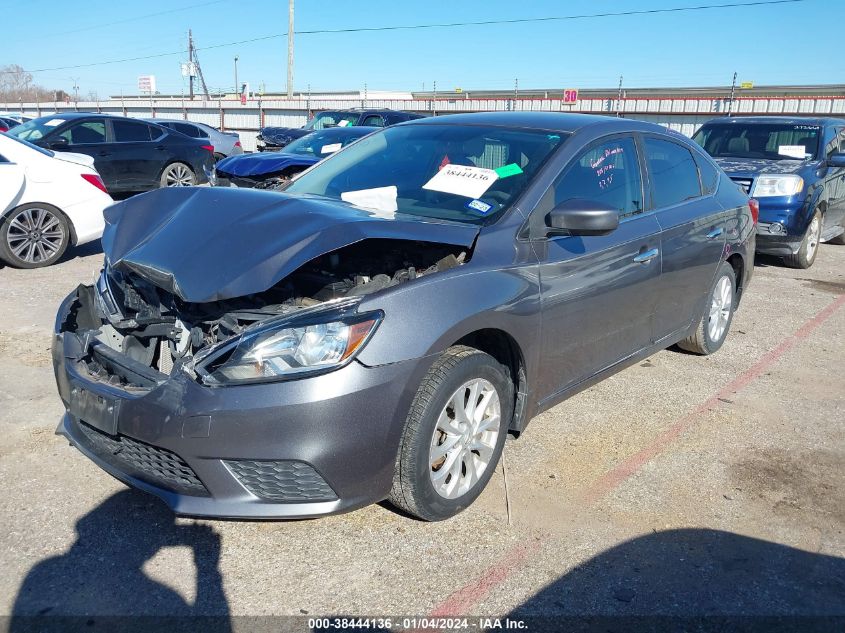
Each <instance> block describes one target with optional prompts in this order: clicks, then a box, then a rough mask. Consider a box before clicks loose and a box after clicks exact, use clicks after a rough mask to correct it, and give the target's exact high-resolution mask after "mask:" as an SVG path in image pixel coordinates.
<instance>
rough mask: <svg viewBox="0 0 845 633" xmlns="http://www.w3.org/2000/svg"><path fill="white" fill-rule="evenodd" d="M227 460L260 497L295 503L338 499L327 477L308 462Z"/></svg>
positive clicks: (228, 464) (239, 476)
mask: <svg viewBox="0 0 845 633" xmlns="http://www.w3.org/2000/svg"><path fill="white" fill-rule="evenodd" d="M223 463H224V464H226V466H227V467H228V468H229V470H230V471H232V473H233V474H234V475H235V477H237V479H238V481H240V482H241V484H242V485H243V487H244V488H246V489H247V490H249V491H250V492H251V493H252V494H254V495H255V496H256V497H258V498H260V499H267V500H269V501H281V502H291V503H293V502H315V501H334V500H335V499H337V495H336V494H335V492H334V490H332V488H331V486H329V484H328V483H326V480H325V479H323V478H322V477H321V476H320V475H319V473H318V472H317V471H316V470H314V469H313V468H312V467H311V466H309V465H308V464H306V463H304V462H295V461H259V460H240V459H239V460H230V461H224V462H223Z"/></svg>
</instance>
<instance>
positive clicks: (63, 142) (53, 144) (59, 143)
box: [49, 136, 70, 150]
mask: <svg viewBox="0 0 845 633" xmlns="http://www.w3.org/2000/svg"><path fill="white" fill-rule="evenodd" d="M49 145H50V149H60V150H61V149H65V148H67V146H68V145H70V143H68V141H67V139H66V138H65V137H64V136H59V137H58V138H54V139H53V140H51V141H50V143H49Z"/></svg>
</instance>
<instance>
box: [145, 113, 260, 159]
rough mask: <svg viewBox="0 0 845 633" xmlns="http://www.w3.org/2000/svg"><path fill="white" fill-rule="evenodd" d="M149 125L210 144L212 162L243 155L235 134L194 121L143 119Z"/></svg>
mask: <svg viewBox="0 0 845 633" xmlns="http://www.w3.org/2000/svg"><path fill="white" fill-rule="evenodd" d="M145 120H146V121H149V122H150V123H157V124H159V125H161V126H163V127H166V128H167V129H169V130H173V131H175V132H180V133H182V134H184V135H185V136H190V137H191V138H196V139H200V140H203V141H206V142H209V141H210V142H211V145H212V146H214V160H221V159H223V158H226V157H227V156H238V155H240V154H243V153H244V148H243V146H242V145H241V137H240V135H239V134H238V133H237V132H221V131H220V130H218V129H217V128H214V127H211V126H210V125H206V124H205V123H196V122H194V121H174V120H173V119H145Z"/></svg>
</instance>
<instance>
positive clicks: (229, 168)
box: [215, 125, 379, 189]
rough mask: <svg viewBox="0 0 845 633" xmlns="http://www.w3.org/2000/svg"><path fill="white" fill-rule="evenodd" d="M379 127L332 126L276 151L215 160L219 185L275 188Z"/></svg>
mask: <svg viewBox="0 0 845 633" xmlns="http://www.w3.org/2000/svg"><path fill="white" fill-rule="evenodd" d="M378 129H379V128H374V127H364V126H360V125H358V126H354V127H334V128H326V129H324V130H320V131H319V132H312V133H311V134H306V135H305V136H303V137H302V138H298V139H296V140H295V141H293V142H291V143H289V144H288V145H285V147H283V148H282V150H281V151H279V152H266V153H257V154H243V155H242V156H231V157H229V158H225V159H223V160H221V161H220V162H219V163H217V167H216V168H215V173H216V174H217V185H218V186H229V185H234V186H236V187H257V188H259V189H278V188H279V187H282V186H284V185H286V184H287V183H288V182H289V181H290V179H291V178H293V177H294V176H295V175H296V174H299V173H302V172H303V171H305V170H306V169H308V168H309V167H311V165H315V164H317V163H318V162H320V161H321V160H323V159H324V158H326V157H328V156H331V155H332V154H334V153H335V152H337V151H339V150H340V149H341V148H342V147H345V146H347V145H349V144H350V143H352V142H353V141H357V140H358V139H359V138H361V137H363V136H366V135H367V134H370V133H372V132H374V131H376V130H378Z"/></svg>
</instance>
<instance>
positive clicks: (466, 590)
mask: <svg viewBox="0 0 845 633" xmlns="http://www.w3.org/2000/svg"><path fill="white" fill-rule="evenodd" d="M843 305H845V295H840V296H839V297H837V298H836V300H834V301H833V302H832V303H830V304H828V305H827V307H825V308H824V309H823V310H821V311H820V312H819V313H818V314H816V315H815V316H814V317H812V318H811V319H809V320H808V321H806V322H805V323H804V324H803V325H802V326H801V327H800V328H798V330H796V331H795V333H794V334H792V335H791V336H789V337H787V338H786V339H784V340H783V341H781V343H780V344H779V345H778V346H777V347H775V348H774V349H773V350H771V351H769V352H767V353H766V354H764V355H763V356H762V358H760V360H758V361H757V362H756V363H755V364H754V365H753V366H752V367H751V368H750V369H748V370H747V371H745V372H743V373H742V374H740V375H739V376H737V377H736V378H734V379H733V380H732V381H731V382H729V383H728V384H727V385H725V386H724V387H722V388H721V389H720V390H719V391H717V392H716V393H715V394H713V395H712V396H710V397H709V398H708V399H707V400H705V401H704V402H703V403H702V404H701V405H699V406H698V407H696V408H695V410H693V411H692V412H691V413H689V414H687V415H685V416H684V417H683V418H681V419H680V420H679V421H677V422H675V423H674V424H672V426H670V427H669V428H668V429H666V430H665V431H664V432H663V433H661V434H660V435H658V436H657V437H656V438H655V439H654V440H653V441H652V442H651V444H649V445H648V446H646V447H645V448H643V449H642V450H641V451H639V452H638V453H636V454H634V455H632V456H631V457H629V458H628V459H626V460H625V461H623V462H622V463H621V464H619V465H618V466H616V467H615V468H613V469H612V470H610V471H609V472H607V473H606V474H605V475H603V476H602V477H600V478H599V479H598V480H597V481H596V482H595V483H594V484H593V485H591V486H590V487H589V488H587V490H586V491H585V492H584V493H583V494H581V495H580V496H581V499H582V500H584V502H585V503H587V504H588V505H589V504H592V503H594V502H595V501H597V500H598V499H600V498H601V497H603V496H604V495H606V494H607V493H609V492H610V491H612V490H614V489H615V488H617V487H619V486H620V485H621V484H622V483H623V482H624V481H625V480H627V479H628V478H629V477H630V476H631V475H633V474H634V473H636V472H637V471H638V470H639V469H640V468H642V467H643V466H644V465H645V464H646V463H648V462H649V461H650V460H652V459H654V457H656V456H657V455H659V454H660V453H662V452H663V450H664V449H665V448H666V447H667V446H668V445H669V444H671V443H672V441H674V440H675V439H676V438H677V437H679V436H680V435H681V434H682V433H683V432H684V431H686V430H687V429H689V428H690V427H691V426H692V425H693V424H694V423H695V422H696V420H697V418H698V417H699V416H700V415H701V414H702V413H704V412H706V411H707V410H709V409H712V408H713V407H715V406H718V404H719V402H720V400H719V399H720V398H724V397H726V396H728V395H731V394H734V393H736V392H738V391H740V390H742V389H744V388H745V387H747V386H748V385H749V384H750V383H751V382H752V381H753V380H754V379H755V378H757V377H758V376H760V375H761V374H762V373H763V372H765V371H766V370H767V369H768V368H769V367H771V366H772V365H773V364H774V363H775V362H777V360H778V359H780V358H781V357H782V356H783V355H784V354H786V352H788V351H789V350H791V349H792V348H793V347H795V345H796V344H798V343H799V342H800V341H802V340H804V339H806V338H807V337H808V336H810V334H812V333H813V331H814V330H815V329H816V328H818V327H819V326H820V325H821V324H822V323H824V322H825V321H827V320H828V319H829V318H830V317H831V316H833V314H834V313H835V312H836V311H837V310H838V309H839V308H841V307H842V306H843ZM540 545H541V542H540V541H532V542H531V543H530V544H527V545H526V544H520V545H517V546H515V547H513V548H512V549H511V550H509V551H508V552H507V553H506V554H505V555H504V557H503V558H502V559H501V560H500V561H499V562H497V563H495V564H494V565H492V566H491V567H489V568H488V569H487V570H486V571H485V572H484V573H483V574H482V575H481V576H480V577H479V578H477V579H476V580H474V581H473V582H471V583H469V584H467V585H465V586H464V587H461V588H460V589H458V590H457V591H455V592H454V593H452V594H451V595H450V596H449V597H448V598H446V599H445V600H444V601H443V602H441V603H440V604H439V605H437V606H436V607H435V608H434V609H433V610H432V611H431V613H430V614H429V615H430V616H431V617H445V616H455V615H463V614H466V613H467V612H468V611H469V610H470V609H471V608H472V607H474V606H475V605H477V604H479V603H480V602H481V601H482V600H483V599H484V598H486V597H487V595H488V594H489V593H490V592H491V591H492V590H493V589H495V588H496V587H498V586H499V585H501V584H502V583H503V582H504V581H505V580H506V579H507V578H508V576H510V575H511V573H512V572H513V571H514V570H515V569H516V568H517V567H518V566H519V565H521V564H522V563H523V562H524V561H525V559H527V558H528V557H529V555H531V554H533V553H535V552H536V551H537V550H539V549H540Z"/></svg>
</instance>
